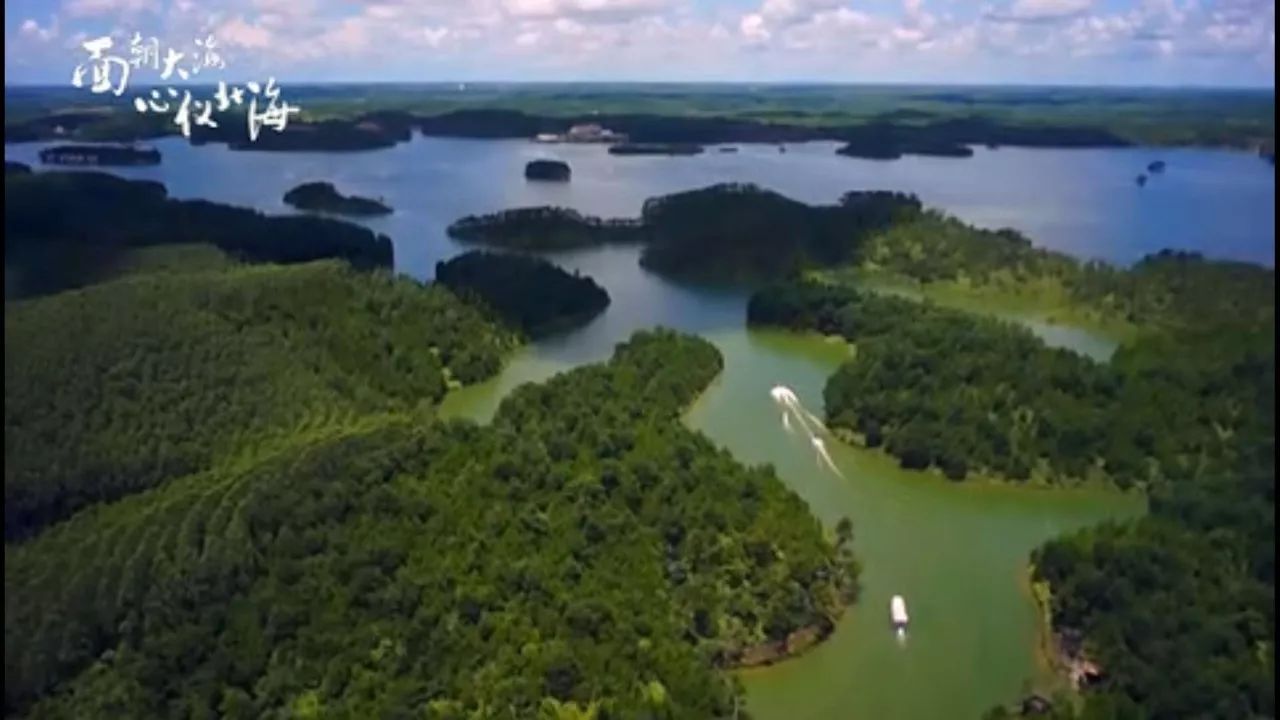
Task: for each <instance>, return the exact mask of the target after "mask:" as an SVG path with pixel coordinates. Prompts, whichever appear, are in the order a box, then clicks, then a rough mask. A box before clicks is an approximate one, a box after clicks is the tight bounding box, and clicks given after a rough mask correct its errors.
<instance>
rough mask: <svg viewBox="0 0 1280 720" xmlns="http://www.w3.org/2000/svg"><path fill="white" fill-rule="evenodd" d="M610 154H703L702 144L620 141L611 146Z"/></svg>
mask: <svg viewBox="0 0 1280 720" xmlns="http://www.w3.org/2000/svg"><path fill="white" fill-rule="evenodd" d="M609 154H610V155H701V154H702V146H701V145H695V144H693V143H656V142H650V143H633V142H629V143H618V144H616V145H610V146H609Z"/></svg>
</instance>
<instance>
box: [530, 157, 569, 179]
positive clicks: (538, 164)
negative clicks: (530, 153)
mask: <svg viewBox="0 0 1280 720" xmlns="http://www.w3.org/2000/svg"><path fill="white" fill-rule="evenodd" d="M572 174H573V173H572V171H571V170H570V169H569V163H567V162H564V161H563V160H530V161H529V162H528V163H526V164H525V166H524V177H525V179H526V180H551V181H555V182H568V181H569V178H570V176H571V175H572Z"/></svg>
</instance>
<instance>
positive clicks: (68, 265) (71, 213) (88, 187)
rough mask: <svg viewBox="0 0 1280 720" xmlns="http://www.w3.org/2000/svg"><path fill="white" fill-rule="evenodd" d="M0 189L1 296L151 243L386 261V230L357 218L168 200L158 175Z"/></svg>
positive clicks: (111, 264)
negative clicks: (0, 214) (0, 208)
mask: <svg viewBox="0 0 1280 720" xmlns="http://www.w3.org/2000/svg"><path fill="white" fill-rule="evenodd" d="M4 195H5V214H4V232H5V270H6V276H7V277H6V283H5V284H6V288H5V290H6V294H7V296H9V297H12V296H15V295H38V294H43V293H48V292H56V291H58V290H62V289H65V288H68V287H78V286H82V285H85V284H88V283H91V282H95V281H98V280H102V279H105V278H109V277H111V276H113V275H114V274H115V273H116V266H117V265H118V264H119V263H121V262H127V258H128V256H129V255H130V252H129V251H130V250H132V249H136V248H139V247H149V246H154V245H187V244H208V245H214V246H216V247H218V248H220V249H221V250H223V251H224V252H226V253H227V254H229V255H231V256H232V257H234V258H236V259H239V260H248V261H263V262H278V263H296V262H307V261H311V260H319V259H324V258H339V259H342V260H346V261H347V262H349V263H350V264H351V265H353V266H355V267H358V268H374V267H390V266H391V263H392V247H391V240H390V238H388V237H386V236H385V235H375V234H374V233H372V232H370V231H369V230H366V229H365V228H362V227H359V226H357V225H352V224H349V223H345V222H340V221H338V220H332V219H328V218H318V217H306V216H268V215H264V214H262V213H260V212H256V211H254V210H248V209H245V208H237V207H231V206H229V205H220V204H218V203H212V202H207V201H204V200H173V199H170V198H169V197H167V193H166V191H165V188H164V186H163V185H161V184H160V183H156V182H150V181H141V180H124V179H121V178H118V177H115V176H112V175H107V174H105V173H97V172H47V173H34V174H18V175H6V176H5V183H4ZM10 285H12V286H13V287H10Z"/></svg>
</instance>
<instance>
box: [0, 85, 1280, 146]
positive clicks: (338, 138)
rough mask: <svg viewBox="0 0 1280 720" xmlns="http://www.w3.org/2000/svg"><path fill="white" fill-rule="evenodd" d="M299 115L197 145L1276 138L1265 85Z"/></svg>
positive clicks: (366, 102)
mask: <svg viewBox="0 0 1280 720" xmlns="http://www.w3.org/2000/svg"><path fill="white" fill-rule="evenodd" d="M288 95H289V98H290V102H291V103H294V104H299V105H300V106H301V107H302V114H301V116H300V117H299V118H298V119H297V120H295V121H293V122H290V124H289V128H288V130H287V131H286V132H284V133H275V132H266V133H263V134H262V135H261V136H259V138H258V142H256V143H253V144H250V143H248V142H247V139H246V137H245V123H244V122H243V120H241V119H239V118H228V119H227V120H226V122H222V123H221V125H220V127H219V128H218V129H216V130H212V131H211V130H209V129H206V128H199V129H198V130H199V131H200V132H198V133H193V135H197V136H198V137H200V138H202V140H200V141H215V142H228V143H229V144H230V145H231V146H232V147H233V148H237V149H248V148H250V147H252V148H253V149H265V150H362V149H375V148H380V147H388V146H390V145H393V144H395V143H398V142H404V141H407V140H408V139H409V137H410V135H411V133H412V132H413V131H414V130H415V129H416V130H418V131H420V132H422V133H424V134H426V135H436V136H453V137H473V138H517V137H522V138H530V137H533V136H534V135H536V134H538V133H558V132H563V131H564V130H565V129H566V128H568V127H569V126H571V125H573V124H578V123H583V122H599V123H602V124H604V125H605V126H606V127H608V128H610V129H612V130H615V131H617V132H620V133H623V134H626V135H628V136H629V137H630V138H631V139H632V140H634V141H636V142H645V143H696V144H711V143H744V142H804V141H808V140H818V139H822V140H834V141H839V142H844V143H848V144H849V148H850V150H851V151H852V152H854V153H855V154H860V153H863V152H870V153H873V154H884V153H885V151H886V149H888V150H889V151H891V152H892V153H893V154H954V153H958V152H960V151H961V150H965V149H967V148H966V146H970V145H1015V146H1017V145H1021V146H1039V147H1044V146H1056V147H1079V146H1110V145H1117V144H1143V145H1151V144H1156V145H1209V146H1230V147H1238V148H1249V149H1256V148H1258V147H1260V146H1261V147H1268V146H1273V145H1274V136H1275V97H1274V92H1271V91H1266V90H1233V91H1221V90H1197V89H1190V88H1176V89H1165V90H1157V89H1133V88H998V87H990V88H954V87H949V88H940V87H934V88H930V87H925V86H916V87H901V86H899V87H894V86H887V85H885V86H866V85H863V86H848V85H843V86H840V85H835V86H833V85H828V86H821V85H805V86H769V87H761V86H751V87H747V86H743V85H733V84H724V85H706V84H698V85H688V86H679V85H676V86H673V85H670V84H664V85H659V86H653V85H645V84H622V85H619V84H605V85H594V86H592V85H589V84H587V85H583V84H579V85H574V86H567V85H559V86H557V85H546V84H532V85H524V86H522V85H510V84H502V85H487V86H486V85H485V84H482V83H481V84H475V83H469V84H468V87H467V89H466V91H465V92H459V91H458V88H457V86H455V85H451V84H417V85H413V84H381V83H379V84H364V85H361V84H342V83H335V84H325V85H310V86H308V85H296V84H292V85H290V87H289V90H288ZM5 96H6V110H5V139H6V141H7V142H19V141H29V140H37V139H66V138H68V137H70V138H73V139H77V140H133V139H139V138H149V137H156V136H159V135H166V134H173V133H175V132H176V128H175V127H174V125H173V123H172V121H171V119H170V118H167V117H164V116H162V115H159V114H145V115H144V114H139V113H136V112H133V111H132V110H133V109H132V107H129V106H127V105H123V104H122V105H121V106H119V107H108V108H103V107H102V106H101V98H98V97H92V98H85V97H84V95H83V93H77V92H74V91H72V89H69V88H68V89H63V88H6V90H5Z"/></svg>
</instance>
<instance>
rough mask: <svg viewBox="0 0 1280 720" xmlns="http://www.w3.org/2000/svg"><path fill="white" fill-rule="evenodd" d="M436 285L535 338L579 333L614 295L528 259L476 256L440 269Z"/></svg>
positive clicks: (538, 260) (459, 258)
mask: <svg viewBox="0 0 1280 720" xmlns="http://www.w3.org/2000/svg"><path fill="white" fill-rule="evenodd" d="M436 281H437V282H438V283H440V284H441V285H444V286H445V287H447V288H449V289H450V290H452V291H453V292H454V293H456V294H458V295H459V296H462V297H467V298H473V297H474V298H476V299H478V300H479V301H480V302H481V303H483V304H484V305H487V306H489V307H491V308H493V310H494V311H495V312H496V313H497V315H498V316H500V317H501V318H503V319H504V320H506V321H507V322H508V323H509V324H511V325H512V326H513V327H516V328H518V329H519V330H520V331H521V332H523V333H524V334H526V335H527V336H529V337H532V338H537V337H542V336H544V335H548V334H550V333H554V332H557V331H560V330H566V329H569V328H573V327H577V326H578V325H581V324H583V323H585V322H587V321H588V320H590V319H591V318H593V317H595V316H596V315H599V314H600V313H601V312H604V309H605V308H606V307H608V306H609V293H607V292H605V289H604V288H602V287H600V286H599V285H597V284H596V282H595V281H594V280H592V279H591V278H589V277H583V276H581V275H579V274H577V273H573V274H570V273H568V272H565V271H564V270H562V269H560V268H559V267H557V266H555V265H552V264H551V263H550V262H547V261H546V260H543V259H541V258H536V257H531V256H529V255H512V254H506V253H492V252H484V251H480V250H473V251H471V252H466V253H463V254H461V255H458V256H457V257H454V258H452V259H450V260H447V261H445V262H440V263H436Z"/></svg>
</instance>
